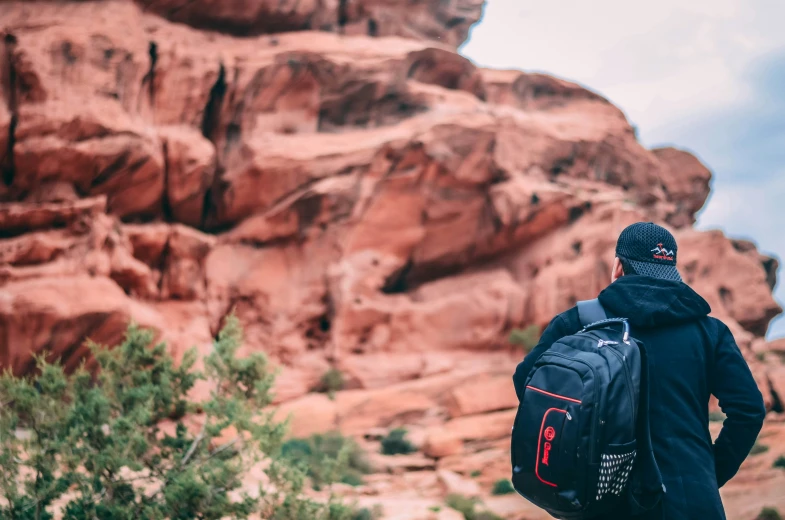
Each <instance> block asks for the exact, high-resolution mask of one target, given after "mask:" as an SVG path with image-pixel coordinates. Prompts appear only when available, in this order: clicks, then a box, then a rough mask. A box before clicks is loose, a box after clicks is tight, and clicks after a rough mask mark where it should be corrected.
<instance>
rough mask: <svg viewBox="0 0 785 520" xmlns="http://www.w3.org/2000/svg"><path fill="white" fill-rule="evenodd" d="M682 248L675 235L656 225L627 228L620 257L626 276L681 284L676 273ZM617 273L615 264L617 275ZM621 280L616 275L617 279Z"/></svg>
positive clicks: (618, 251) (619, 244) (618, 245)
mask: <svg viewBox="0 0 785 520" xmlns="http://www.w3.org/2000/svg"><path fill="white" fill-rule="evenodd" d="M677 252H678V247H677V245H676V239H675V238H673V235H672V234H671V233H670V231H668V230H667V229H665V228H664V227H662V226H658V225H657V224H654V223H653V222H636V223H635V224H632V225H630V226H627V227H626V228H624V230H623V231H622V232H621V234H620V235H619V239H618V241H617V242H616V257H617V258H618V259H619V264H620V265H621V269H622V270H623V274H624V275H632V274H637V275H642V276H651V277H654V278H662V279H665V280H676V281H681V276H680V275H679V271H678V270H677V269H676V255H677ZM616 270H617V267H616V264H614V272H615V271H616ZM616 277H617V275H616V274H614V279H615V278H616Z"/></svg>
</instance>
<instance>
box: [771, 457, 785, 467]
mask: <svg viewBox="0 0 785 520" xmlns="http://www.w3.org/2000/svg"><path fill="white" fill-rule="evenodd" d="M772 467H773V468H782V469H785V455H780V456H779V457H777V460H775V461H774V464H772Z"/></svg>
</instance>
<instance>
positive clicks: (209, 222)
mask: <svg viewBox="0 0 785 520" xmlns="http://www.w3.org/2000/svg"><path fill="white" fill-rule="evenodd" d="M480 9H481V3H480V2H479V1H476V0H451V1H436V0H433V1H431V0H427V1H423V2H419V3H415V4H406V5H404V2H402V1H386V2H382V1H377V0H363V1H359V2H355V1H351V2H344V1H341V0H312V1H308V2H283V3H282V2H269V1H267V0H247V1H237V2H217V1H209V0H197V1H195V2H194V1H188V2H186V1H184V0H170V1H165V0H162V1H158V0H138V1H137V2H132V1H130V0H128V1H122V0H107V1H81V2H76V1H74V2H9V1H2V2H0V21H1V23H2V27H0V29H2V31H3V38H4V47H3V49H2V51H3V52H1V53H0V84H1V86H2V88H1V89H0V91H1V92H2V100H0V170H1V171H2V181H3V182H2V183H0V201H1V202H0V366H3V367H11V368H12V369H13V370H14V371H16V372H18V373H21V372H24V371H26V370H29V368H30V366H31V359H32V358H31V356H32V354H34V353H41V352H47V353H50V354H51V355H52V356H59V357H61V358H62V359H63V360H64V362H65V363H66V365H67V366H69V367H73V366H75V364H76V363H78V362H79V361H80V359H81V358H82V357H83V356H84V355H85V354H86V353H87V349H86V348H85V347H84V343H83V342H84V340H85V338H88V337H89V338H91V339H93V340H95V341H99V342H102V343H106V344H111V343H114V342H116V341H117V340H118V339H119V338H120V336H121V334H122V333H123V330H124V327H125V325H126V324H127V323H128V321H129V320H130V319H134V320H136V321H137V322H139V323H141V324H142V325H145V326H148V327H152V328H154V329H155V330H157V331H158V332H159V335H160V336H161V337H162V338H163V339H166V340H168V341H169V344H170V345H171V348H172V349H173V351H174V353H175V355H178V356H179V355H181V354H182V352H183V350H184V349H186V348H188V347H190V346H192V345H196V346H197V347H199V348H200V349H202V350H205V349H207V348H209V345H210V341H211V338H212V336H213V335H214V334H215V333H216V331H217V330H218V329H219V328H220V326H221V324H222V321H223V319H224V317H225V316H226V315H227V313H229V312H230V311H231V310H232V309H234V311H235V312H236V313H237V314H238V316H239V317H240V318H241V320H242V321H243V323H244V326H245V331H246V339H247V342H246V345H245V347H244V348H246V349H248V350H263V351H265V352H267V353H269V355H270V356H271V358H272V359H273V360H275V361H276V362H277V363H280V364H281V365H282V367H283V372H282V375H281V376H280V377H279V379H278V384H277V388H276V391H277V402H278V403H282V406H281V409H280V413H282V414H284V415H285V414H288V413H290V412H291V413H292V414H293V430H294V433H295V434H298V435H302V434H307V433H311V432H315V431H323V430H326V429H331V428H336V427H337V428H341V429H342V430H343V431H345V432H347V433H351V434H356V435H358V436H362V435H366V434H368V432H373V431H378V428H388V427H393V426H398V425H407V427H408V428H409V429H410V431H411V435H412V437H413V439H415V440H416V441H417V444H418V445H419V446H421V447H422V451H423V452H424V454H425V456H426V457H423V456H418V457H419V458H417V459H416V460H415V459H412V460H408V459H407V460H408V462H407V461H404V460H398V462H396V463H393V462H391V461H390V460H387V461H386V462H382V464H383V466H384V467H385V468H387V470H388V471H392V472H398V471H403V470H406V469H407V468H408V469H409V470H412V469H413V468H415V469H417V470H418V472H417V474H407V475H408V476H407V477H406V479H404V480H401V479H400V477H395V479H394V480H393V481H389V480H386V477H385V476H384V475H379V476H377V479H376V482H377V483H376V484H374V485H369V489H368V490H367V491H368V493H369V494H370V495H372V496H370V497H369V498H372V499H374V500H377V499H379V497H378V496H373V495H374V493H377V494H378V493H381V494H382V495H385V496H386V497H387V498H389V497H391V496H392V497H395V496H398V495H396V493H403V494H406V493H409V496H410V498H411V490H412V489H420V490H430V491H422V492H423V493H425V495H421V496H420V498H419V499H417V500H420V502H416V503H415V502H411V503H409V504H408V505H407V506H406V507H403V506H400V507H401V509H400V511H409V510H408V509H406V508H408V507H409V506H411V507H412V508H414V509H412V512H411V514H409V513H405V514H409V516H405V518H418V516H417V515H420V517H422V518H428V514H429V513H428V509H427V508H428V505H429V504H430V505H432V503H431V502H429V500H431V498H428V497H430V496H431V495H427V494H428V493H432V496H433V497H441V496H442V495H443V493H444V492H445V490H446V489H453V488H456V489H457V488H461V489H468V488H469V487H470V485H469V484H466V483H465V482H463V481H461V480H460V478H458V477H456V474H457V475H463V477H467V476H468V475H469V474H470V473H471V472H472V471H474V470H476V469H480V468H483V469H484V470H486V471H485V472H484V474H483V477H482V478H481V479H480V480H479V482H480V484H481V485H482V486H484V488H483V489H485V490H486V491H487V489H488V486H489V485H490V484H492V482H493V479H494V478H499V477H504V476H506V472H507V461H508V457H507V455H506V452H505V450H506V449H507V446H506V444H505V443H506V442H507V435H508V432H509V425H510V421H511V418H512V416H513V414H514V407H515V406H516V404H517V402H516V400H515V396H514V395H513V394H512V393H511V385H510V384H509V383H510V380H509V377H510V374H511V373H512V370H513V368H514V366H515V364H516V363H517V362H518V361H519V360H520V358H521V355H522V354H521V352H520V351H518V350H516V349H514V348H513V347H511V346H510V345H508V344H507V342H506V338H507V335H508V333H509V331H510V330H511V329H512V328H514V327H518V326H525V325H528V324H536V325H538V326H541V327H542V326H545V325H546V324H547V323H548V321H549V320H550V319H551V317H552V316H553V315H554V314H555V313H557V312H559V311H561V310H563V309H565V308H567V307H568V306H570V305H572V304H573V303H574V302H575V301H576V300H578V299H581V298H586V297H591V296H593V295H595V294H596V293H597V292H598V291H599V290H600V289H601V288H602V287H604V286H605V285H606V284H607V282H608V273H609V270H610V264H611V260H612V259H613V246H614V240H615V237H616V235H617V234H618V232H619V231H620V230H621V229H622V228H623V227H624V226H625V225H627V224H629V223H631V222H634V221H636V220H641V219H646V220H649V219H651V220H655V221H658V222H661V223H664V224H666V225H669V226H670V227H671V228H672V229H673V230H674V231H675V232H676V234H677V238H678V240H679V242H680V269H681V271H682V274H683V276H684V278H685V280H686V281H688V282H689V283H691V284H692V285H693V286H694V287H695V288H696V289H697V290H698V291H699V292H700V293H701V294H702V295H703V296H704V297H705V298H706V299H707V300H708V301H709V303H710V304H711V306H712V309H713V312H714V314H715V315H717V316H719V317H721V318H723V319H724V320H727V322H728V323H729V325H730V326H731V327H732V329H733V331H734V333H735V334H736V335H737V339H738V341H739V344H740V345H741V347H742V349H743V351H744V354H745V356H746V357H747V359H748V361H749V363H750V365H751V366H752V367H753V371H754V373H755V376H756V378H757V380H758V382H759V384H760V386H761V389H762V391H763V393H764V396H765V398H766V402H767V405H768V406H769V408H770V409H771V410H772V411H773V412H772V413H773V414H776V413H777V412H782V411H783V399H785V364H783V355H782V352H783V351H785V349H783V348H780V346H779V343H776V342H775V343H773V344H767V343H766V342H765V341H764V340H763V339H762V336H763V335H764V333H765V331H766V328H767V325H768V323H769V321H770V320H771V319H772V317H774V316H775V315H777V314H778V313H779V312H781V309H780V307H779V306H778V304H777V303H776V302H775V301H774V300H773V298H772V296H771V290H772V287H773V285H774V281H775V273H776V268H777V263H776V261H775V260H773V259H770V258H767V257H764V256H762V255H760V254H759V253H758V252H757V250H756V249H755V247H754V245H752V244H750V243H748V242H744V241H735V240H730V239H728V238H726V237H725V236H724V235H722V234H721V233H719V232H697V231H694V230H692V229H691V225H692V224H693V222H694V215H695V212H696V211H697V210H698V209H700V207H701V206H702V205H703V204H704V202H705V200H706V197H707V196H708V192H709V179H710V172H709V171H708V169H707V168H706V167H705V166H704V165H702V164H701V163H700V162H699V161H698V160H697V159H696V158H695V157H693V156H692V155H690V154H688V153H686V152H684V151H681V150H676V149H672V148H667V149H658V150H647V149H645V148H644V147H642V146H641V145H640V144H639V143H638V142H637V140H636V137H635V134H634V132H633V129H632V128H631V126H630V125H629V123H628V122H627V121H626V119H625V118H624V116H623V114H622V113H621V112H620V111H619V110H618V109H617V108H616V107H614V106H613V105H612V104H611V103H609V102H608V101H607V100H605V99H604V98H602V97H601V96H599V95H597V94H595V93H592V92H590V91H588V90H585V89H584V88H582V87H579V86H577V85H574V84H571V83H568V82H565V81H562V80H557V79H555V78H550V77H548V76H544V75H539V74H526V73H522V72H517V71H498V70H484V69H479V68H477V67H476V66H475V65H474V64H472V63H471V62H469V61H468V60H466V59H465V58H463V57H461V56H460V55H458V54H457V53H456V52H455V48H456V47H457V45H458V44H459V43H460V42H461V41H463V39H465V37H466V34H467V31H468V28H469V27H470V26H471V24H473V23H474V22H475V21H476V20H478V19H479V16H480ZM336 33H341V34H336ZM331 367H336V368H338V369H339V370H341V371H342V372H343V374H344V376H345V379H346V390H345V391H341V392H338V394H337V396H336V399H335V400H334V401H333V400H330V399H328V398H327V397H326V396H325V395H323V394H319V393H314V392H313V390H314V389H315V388H317V387H318V385H319V380H320V378H321V376H322V375H323V374H324V373H325V372H326V371H327V370H328V369H329V368H331ZM767 428H769V427H768V426H767ZM778 446H782V448H785V443H780V444H778ZM782 448H780V449H779V451H782ZM775 451H776V450H772V453H774V452H775ZM745 471H746V470H745ZM750 471H751V470H750ZM744 474H745V475H750V472H749V471H747V472H746V473H744ZM761 478H762V479H764V480H766V479H768V478H769V477H767V476H765V475H764V476H762V477H761ZM771 478H774V476H771ZM766 481H767V482H769V481H771V482H775V481H776V479H775V480H773V481H772V480H771V479H769V480H766ZM742 485H743V484H742ZM374 486H376V487H375V488H374ZM373 489H376V491H374V490H373ZM472 489H473V488H472ZM730 489H731V491H728V493H729V495H728V496H730V497H731V499H732V500H734V501H735V502H734V504H737V506H738V507H737V506H736V505H734V507H736V509H734V511H742V509H743V506H744V503H745V499H744V497H743V496H740V497H738V498H733V497H734V496H735V495H734V493H735V492H734V491H733V489H734V488H733V487H732V486H731V488H730ZM406 490H409V491H406ZM426 495H427V496H426ZM401 496H402V495H401ZM412 500H413V499H412ZM498 500H499V503H498V504H497V505H496V507H497V510H498V511H500V512H502V513H504V514H507V513H509V515H508V516H509V517H510V518H520V514H518V516H516V512H518V513H519V512H520V511H528V512H527V513H526V514H527V515H529V516H527V518H536V512H533V511H532V510H531V509H525V507H524V505H523V503H522V501H515V502H504V499H498ZM399 504H400V502H399ZM417 508H420V509H417ZM516 508H517V509H516ZM415 510H416V511H415ZM417 511H419V512H417ZM401 514H404V513H401ZM745 514H746V513H745ZM444 518H447V517H446V516H444ZM739 518H741V517H739ZM745 518H746V517H745Z"/></svg>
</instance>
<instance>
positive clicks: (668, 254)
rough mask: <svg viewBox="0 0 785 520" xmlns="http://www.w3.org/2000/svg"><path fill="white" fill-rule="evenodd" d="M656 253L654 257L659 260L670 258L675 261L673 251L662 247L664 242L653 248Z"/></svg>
mask: <svg viewBox="0 0 785 520" xmlns="http://www.w3.org/2000/svg"><path fill="white" fill-rule="evenodd" d="M651 252H652V253H654V255H653V256H654V258H657V259H658V260H670V261H671V262H672V261H673V251H669V250H668V249H666V248H664V247H662V244H657V247H655V248H654V249H652V250H651Z"/></svg>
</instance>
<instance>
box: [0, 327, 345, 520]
mask: <svg viewBox="0 0 785 520" xmlns="http://www.w3.org/2000/svg"><path fill="white" fill-rule="evenodd" d="M153 337H154V336H153V334H152V332H150V331H146V330H143V329H141V328H139V327H137V326H135V325H131V326H130V327H129V328H128V330H127V332H126V335H125V338H124V340H123V341H122V343H121V344H120V345H117V346H116V347H114V348H105V347H102V346H99V345H96V344H93V343H88V346H89V348H90V351H91V352H92V356H93V358H94V360H95V361H96V364H97V369H96V370H95V371H94V372H89V371H88V370H87V369H86V368H85V366H86V365H85V364H82V366H80V367H79V368H78V369H77V370H76V371H75V372H74V373H73V374H71V375H67V374H66V373H65V372H64V370H63V368H62V367H61V366H60V365H59V364H57V363H50V362H47V361H46V360H45V359H44V358H43V357H37V358H36V370H35V371H34V372H33V373H32V374H30V375H29V376H25V377H14V376H12V375H11V374H10V373H9V372H6V373H5V374H3V375H2V376H1V377H0V467H2V468H3V470H2V472H0V518H17V519H24V520H49V519H52V518H62V519H64V520H85V519H90V520H110V519H112V520H115V519H117V520H125V519H129V520H130V519H136V518H146V519H152V520H158V519H164V518H167V519H169V518H177V519H191V518H199V519H205V520H209V519H219V518H247V517H248V516H249V515H251V514H258V515H260V516H261V517H263V518H268V519H274V520H284V519H291V518H314V519H321V520H351V519H352V517H353V515H354V514H355V513H356V510H355V509H354V508H353V507H351V506H348V505H345V504H343V503H341V502H340V501H339V500H337V499H336V498H335V497H332V496H331V497H330V498H329V499H328V500H327V501H326V502H325V503H318V502H315V501H313V500H311V499H309V498H307V497H305V496H304V494H303V488H304V483H305V481H306V475H305V472H304V471H303V470H302V468H299V467H296V466H294V465H292V464H291V463H290V462H289V460H288V459H287V458H285V457H282V456H281V453H280V450H281V446H282V442H283V437H284V433H285V431H286V424H285V423H282V422H276V421H274V420H273V416H272V412H271V411H265V410H267V408H266V407H267V405H269V404H270V403H271V399H272V395H271V387H272V384H273V381H274V376H273V373H272V371H271V370H270V368H269V366H268V363H267V359H266V357H265V356H264V355H263V354H260V353H255V354H252V355H250V356H248V357H245V358H242V359H240V358H238V357H237V356H236V353H237V349H238V348H239V346H240V344H241V341H242V333H241V329H240V326H239V323H238V321H237V320H236V318H234V317H233V316H230V317H229V318H228V319H227V320H226V323H225V326H224V328H223V329H222V330H221V331H220V333H219V335H218V337H217V339H216V340H215V342H214V344H213V349H212V351H211V352H210V354H209V355H208V356H206V357H205V358H203V365H204V369H203V371H197V370H195V368H194V367H195V364H196V361H197V354H196V350H195V349H191V350H189V351H188V352H187V353H186V354H185V355H184V357H183V359H182V361H181V362H180V363H179V365H178V364H176V363H175V362H174V360H173V359H172V357H171V356H170V355H169V353H168V350H167V347H166V345H165V344H163V343H160V344H157V345H152V342H153ZM200 380H203V381H205V382H206V384H207V385H208V387H209V390H208V391H207V397H206V398H205V399H202V400H199V401H195V400H193V399H192V398H191V397H189V392H190V391H191V390H192V389H193V388H194V385H195V383H196V382H197V381H200ZM196 412H200V413H199V414H198V415H197V414H196ZM189 417H190V418H193V419H194V422H196V421H198V422H196V424H197V426H192V427H191V428H189V427H187V424H194V423H193V422H190V423H189V422H186V419H187V418H189ZM340 463H341V461H340V460H338V461H335V462H334V464H335V466H336V467H338V466H339V465H340ZM260 468H263V469H264V471H265V473H266V474H267V476H268V478H269V483H270V485H269V486H261V488H260V489H259V493H253V494H252V493H248V492H247V491H251V490H248V489H246V488H245V487H244V482H245V481H246V476H247V475H248V473H249V471H250V470H251V469H260Z"/></svg>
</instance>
